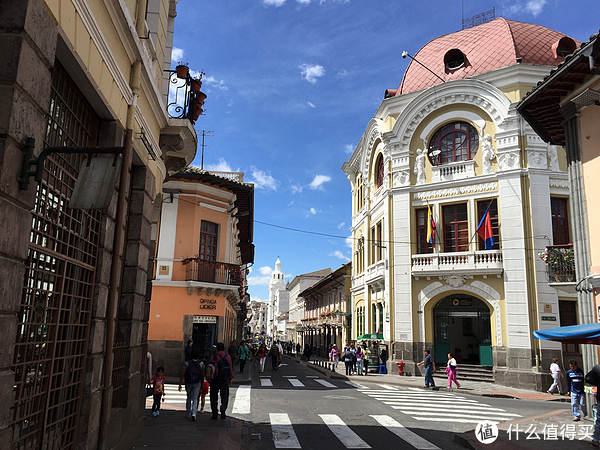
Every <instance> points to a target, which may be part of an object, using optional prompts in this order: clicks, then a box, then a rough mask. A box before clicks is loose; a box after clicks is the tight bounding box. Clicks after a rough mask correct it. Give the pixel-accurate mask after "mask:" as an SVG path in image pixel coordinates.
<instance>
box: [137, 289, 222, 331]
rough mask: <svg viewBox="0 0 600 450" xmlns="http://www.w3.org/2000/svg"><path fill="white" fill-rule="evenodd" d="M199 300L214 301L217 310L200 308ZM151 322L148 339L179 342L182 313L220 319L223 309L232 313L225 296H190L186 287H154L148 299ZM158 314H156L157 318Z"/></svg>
mask: <svg viewBox="0 0 600 450" xmlns="http://www.w3.org/2000/svg"><path fill="white" fill-rule="evenodd" d="M201 299H207V300H211V301H212V300H215V301H216V303H214V305H216V309H201V308H200V306H201V305H208V304H212V303H201V302H200V300H201ZM150 305H151V309H150V321H149V325H148V340H149V341H179V340H181V339H182V338H183V329H182V328H183V316H184V315H186V314H188V315H194V316H218V317H220V318H219V319H217V320H218V321H219V322H221V321H222V320H223V317H224V316H225V312H226V310H227V312H228V313H231V312H232V311H231V308H230V307H229V305H228V302H227V298H225V297H215V296H213V295H207V294H202V295H198V291H197V290H194V293H193V294H191V295H189V294H188V293H187V287H170V286H153V287H152V300H151V302H150ZM157 316H158V317H157Z"/></svg>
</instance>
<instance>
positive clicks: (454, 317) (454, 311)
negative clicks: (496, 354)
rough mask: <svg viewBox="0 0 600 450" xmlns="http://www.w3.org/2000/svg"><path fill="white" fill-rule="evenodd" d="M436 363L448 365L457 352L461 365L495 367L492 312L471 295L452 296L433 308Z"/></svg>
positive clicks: (456, 355) (457, 360) (456, 356)
mask: <svg viewBox="0 0 600 450" xmlns="http://www.w3.org/2000/svg"><path fill="white" fill-rule="evenodd" d="M433 330H434V337H433V339H434V352H435V362H436V363H438V364H444V365H445V364H446V362H447V361H448V356H447V355H448V353H453V354H454V358H455V359H456V362H457V363H458V364H476V365H481V366H489V367H492V366H493V365H494V362H493V358H492V335H491V326H490V310H489V308H488V307H487V305H486V304H485V303H484V302H483V301H481V300H479V299H478V298H475V297H473V296H470V295H466V294H452V295H449V296H447V297H445V298H443V299H442V300H440V301H439V302H438V303H437V305H435V307H434V308H433Z"/></svg>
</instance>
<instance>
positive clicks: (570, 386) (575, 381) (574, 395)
mask: <svg viewBox="0 0 600 450" xmlns="http://www.w3.org/2000/svg"><path fill="white" fill-rule="evenodd" d="M569 367H570V369H569V371H567V391H568V392H569V393H570V394H571V408H572V409H573V421H574V422H579V421H580V420H581V413H583V415H584V416H587V408H586V404H585V393H584V390H583V384H584V383H583V378H584V377H583V370H581V369H580V368H579V367H577V361H575V360H574V359H571V360H569ZM580 409H581V411H580Z"/></svg>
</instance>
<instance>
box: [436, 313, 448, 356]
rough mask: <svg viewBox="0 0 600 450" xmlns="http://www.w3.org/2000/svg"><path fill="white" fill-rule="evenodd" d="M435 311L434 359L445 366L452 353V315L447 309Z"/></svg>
mask: <svg viewBox="0 0 600 450" xmlns="http://www.w3.org/2000/svg"><path fill="white" fill-rule="evenodd" d="M433 311H434V314H433V359H434V361H435V362H436V364H442V365H444V366H445V365H446V363H447V362H448V353H450V315H449V313H448V310H447V309H434V310H433Z"/></svg>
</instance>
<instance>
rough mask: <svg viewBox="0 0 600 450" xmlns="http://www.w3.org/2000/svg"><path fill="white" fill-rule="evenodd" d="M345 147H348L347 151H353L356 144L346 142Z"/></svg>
mask: <svg viewBox="0 0 600 450" xmlns="http://www.w3.org/2000/svg"><path fill="white" fill-rule="evenodd" d="M344 148H345V149H346V153H352V152H353V151H354V145H352V144H346V145H345V146H344Z"/></svg>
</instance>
